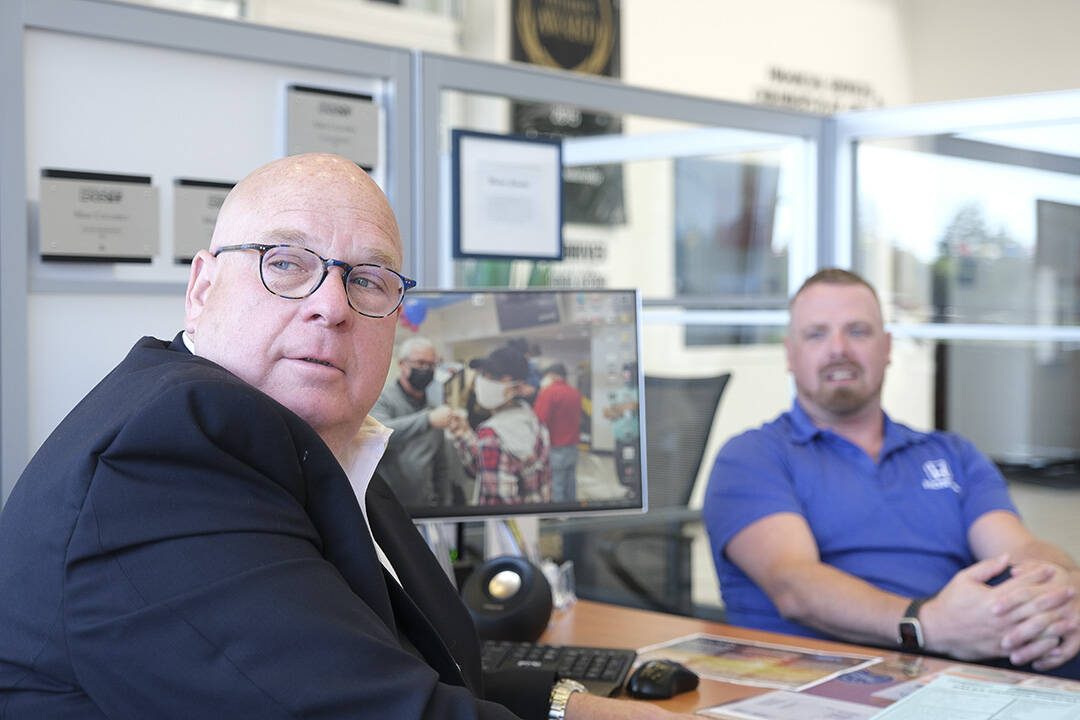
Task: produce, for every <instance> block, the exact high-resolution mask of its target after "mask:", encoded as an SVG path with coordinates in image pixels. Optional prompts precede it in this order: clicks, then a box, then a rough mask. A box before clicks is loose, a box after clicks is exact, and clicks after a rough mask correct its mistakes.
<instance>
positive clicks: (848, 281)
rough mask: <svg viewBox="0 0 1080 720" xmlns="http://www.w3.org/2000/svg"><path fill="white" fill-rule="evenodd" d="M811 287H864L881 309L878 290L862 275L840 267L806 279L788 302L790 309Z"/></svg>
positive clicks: (820, 271)
mask: <svg viewBox="0 0 1080 720" xmlns="http://www.w3.org/2000/svg"><path fill="white" fill-rule="evenodd" d="M811 285H862V286H863V287H864V288H866V289H867V290H869V291H870V294H871V295H873V296H874V302H876V303H877V304H878V307H881V300H880V298H878V294H877V290H874V286H873V285H871V284H870V283H868V282H866V280H865V279H863V277H862V276H861V275H857V274H856V273H853V272H851V271H850V270H844V269H843V268H838V267H828V268H822V269H821V270H818V271H817V272H816V273H814V274H813V275H811V276H810V277H808V278H806V281H805V282H803V284H802V285H800V286H799V289H798V290H796V291H795V294H794V295H792V296H791V300H790V301H789V302H788V309H789V310H790V309H791V306H792V305H794V304H795V300H796V298H798V297H799V295H801V294H802V292H803V290H805V289H806V288H808V287H810V286H811Z"/></svg>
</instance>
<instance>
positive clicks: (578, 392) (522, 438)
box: [372, 290, 645, 518]
mask: <svg viewBox="0 0 1080 720" xmlns="http://www.w3.org/2000/svg"><path fill="white" fill-rule="evenodd" d="M638 342H639V328H638V297H637V293H636V291H634V290H606V291H605V290H598V291H587V292H586V291H569V290H520V291H512V290H492V291H440V292H415V293H414V292H410V293H409V294H408V296H407V297H406V298H405V302H404V304H403V305H402V310H401V315H400V325H399V327H398V331H397V337H396V341H395V352H394V362H393V363H392V364H391V368H390V373H389V376H388V377H387V381H386V385H385V387H384V389H383V392H382V394H381V395H380V397H379V400H378V402H377V403H376V405H375V407H374V408H373V409H372V415H373V416H374V417H375V418H376V419H377V420H379V421H380V422H382V423H383V424H385V425H387V426H389V427H391V428H392V429H393V431H394V432H393V434H392V435H391V437H390V441H389V443H388V446H387V451H386V453H385V455H384V456H383V459H382V461H381V462H380V464H379V472H380V473H381V474H382V476H383V478H385V480H386V481H387V483H388V484H389V485H390V486H391V488H393V490H394V492H395V493H396V494H397V495H398V497H399V498H400V500H401V501H402V503H403V504H404V505H405V507H406V508H407V509H408V510H409V512H410V513H411V514H412V516H413V517H414V518H452V517H454V518H456V517H470V516H471V517H476V516H497V515H503V514H513V515H519V514H545V515H556V514H561V513H563V512H569V511H598V512H600V511H615V510H632V509H640V508H642V499H643V495H644V488H645V477H644V472H643V467H644V463H643V457H642V455H643V451H642V433H641V417H642V408H641V406H640V402H641V375H640V373H639V365H638Z"/></svg>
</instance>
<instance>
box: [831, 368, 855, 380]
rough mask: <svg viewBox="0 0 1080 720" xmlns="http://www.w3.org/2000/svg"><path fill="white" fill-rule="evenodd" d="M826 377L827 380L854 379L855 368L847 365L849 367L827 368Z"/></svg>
mask: <svg viewBox="0 0 1080 720" xmlns="http://www.w3.org/2000/svg"><path fill="white" fill-rule="evenodd" d="M825 379H826V380H835V381H842V380H854V379H855V370H854V369H852V368H849V367H847V368H833V369H832V370H826V371H825Z"/></svg>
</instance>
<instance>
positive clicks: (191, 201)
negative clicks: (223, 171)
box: [173, 178, 235, 263]
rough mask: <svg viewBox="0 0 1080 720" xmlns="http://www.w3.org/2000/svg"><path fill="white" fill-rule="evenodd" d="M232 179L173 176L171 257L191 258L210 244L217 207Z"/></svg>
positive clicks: (231, 185) (182, 259)
mask: <svg viewBox="0 0 1080 720" xmlns="http://www.w3.org/2000/svg"><path fill="white" fill-rule="evenodd" d="M234 184H235V183H228V182H217V181H214V180H195V179H192V178H176V180H175V181H174V182H173V259H175V260H176V262H179V263H186V262H191V259H192V258H193V257H195V253H197V252H199V250H202V249H204V248H208V247H210V237H211V236H212V235H213V234H214V224H215V223H216V222H217V216H218V210H220V209H221V205H222V203H224V202H225V196H226V195H228V194H229V191H230V190H232V187H233V185H234Z"/></svg>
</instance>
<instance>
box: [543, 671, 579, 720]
mask: <svg viewBox="0 0 1080 720" xmlns="http://www.w3.org/2000/svg"><path fill="white" fill-rule="evenodd" d="M576 692H587V689H586V688H585V686H584V685H582V684H581V683H579V682H578V681H577V680H570V679H569V678H563V679H562V680H559V681H558V682H557V683H555V684H554V685H552V686H551V706H550V707H549V708H548V720H563V718H565V717H566V703H567V701H568V700H569V699H570V696H571V695H573V694H574V693H576Z"/></svg>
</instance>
